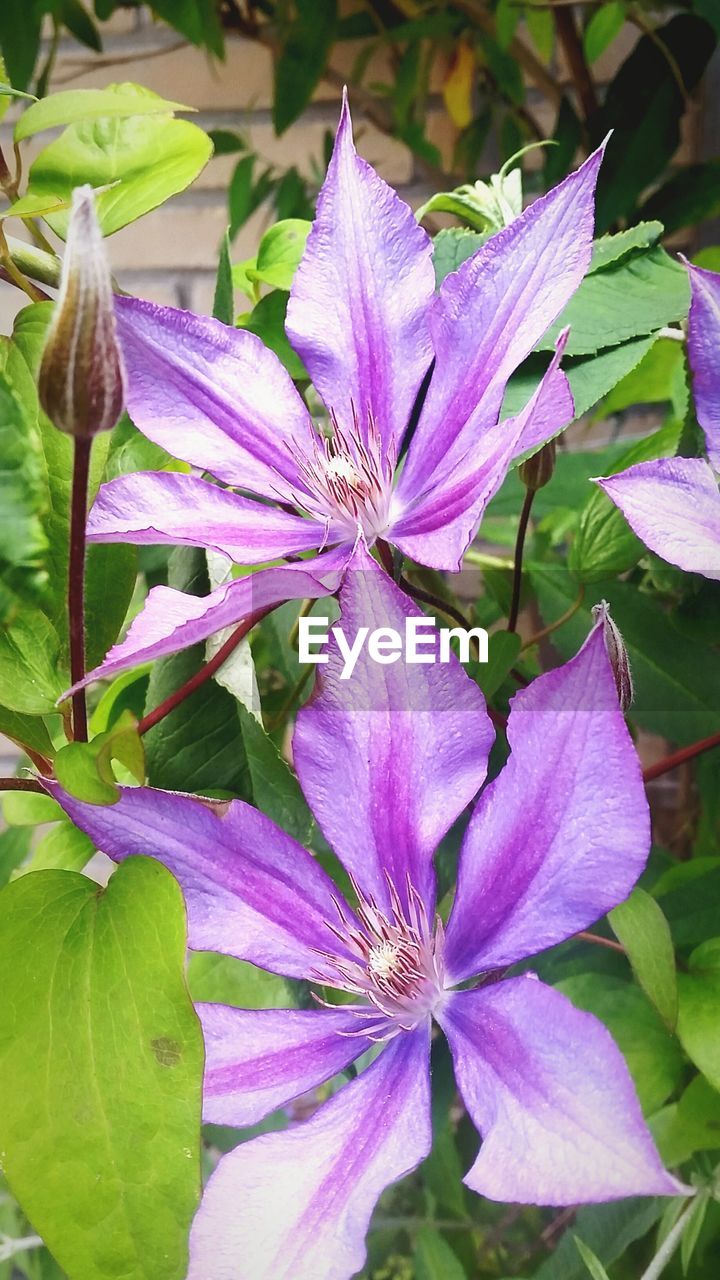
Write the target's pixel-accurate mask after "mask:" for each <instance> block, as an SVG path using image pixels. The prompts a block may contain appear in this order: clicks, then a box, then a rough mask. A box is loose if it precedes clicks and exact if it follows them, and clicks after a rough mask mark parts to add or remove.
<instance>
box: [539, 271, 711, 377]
mask: <svg viewBox="0 0 720 1280" xmlns="http://www.w3.org/2000/svg"><path fill="white" fill-rule="evenodd" d="M689 306H690V284H689V281H688V275H687V271H686V270H685V269H684V267H682V266H681V265H680V263H679V262H675V261H673V259H672V258H671V257H670V256H669V255H668V254H667V253H665V250H664V249H658V248H655V249H649V250H647V251H646V252H643V253H634V254H631V255H630V257H627V258H624V259H621V260H620V261H619V262H615V263H611V264H610V265H609V266H607V267H604V268H603V269H602V270H600V271H593V272H591V274H589V275H587V276H586V277H585V279H584V280H583V282H582V284H581V285H580V287H579V289H578V290H577V292H576V293H575V294H574V295H573V297H572V298H571V299H570V301H569V303H568V305H567V306H566V308H565V310H564V311H563V312H562V314H561V316H560V318H559V319H558V320H556V322H555V324H554V325H552V326H551V328H550V329H549V330H548V332H547V333H546V334H545V336H544V338H543V339H542V342H541V343H540V344H539V350H542V351H549V350H551V349H552V348H553V347H554V345H555V341H556V339H557V336H558V334H559V332H560V330H561V329H564V328H565V326H566V325H569V326H570V336H569V338H568V344H567V347H566V351H567V354H568V355H569V356H576V355H589V354H592V353H594V352H596V351H599V350H601V348H603V347H614V346H617V345H618V344H619V343H621V342H626V341H628V339H630V338H638V337H641V336H642V335H643V334H648V333H654V332H655V331H656V330H657V329H661V328H662V327H663V326H664V325H669V324H672V323H673V322H674V321H676V320H682V319H683V318H684V317H685V316H686V315H687V313H688V308H689Z"/></svg>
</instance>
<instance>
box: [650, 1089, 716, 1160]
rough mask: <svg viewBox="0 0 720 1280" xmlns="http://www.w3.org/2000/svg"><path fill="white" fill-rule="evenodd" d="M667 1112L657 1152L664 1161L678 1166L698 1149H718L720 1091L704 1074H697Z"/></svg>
mask: <svg viewBox="0 0 720 1280" xmlns="http://www.w3.org/2000/svg"><path fill="white" fill-rule="evenodd" d="M665 1111H668V1112H670V1115H669V1117H668V1118H669V1124H668V1127H667V1129H666V1130H665V1132H664V1133H663V1135H662V1141H661V1143H660V1154H661V1155H662V1158H663V1160H664V1161H665V1163H666V1164H669V1165H678V1164H683V1163H684V1162H685V1161H686V1160H689V1159H690V1157H691V1156H693V1155H695V1153H696V1152H697V1151H717V1150H720V1093H718V1091H717V1089H713V1087H712V1085H711V1084H709V1083H708V1081H707V1080H706V1079H705V1077H704V1076H696V1077H695V1079H694V1080H692V1081H691V1083H690V1084H689V1085H688V1087H687V1089H686V1090H685V1092H684V1093H683V1095H682V1097H681V1098H680V1101H679V1102H678V1103H676V1104H675V1106H674V1107H672V1108H669V1107H668V1108H665V1109H664V1111H661V1112H659V1115H664V1114H665Z"/></svg>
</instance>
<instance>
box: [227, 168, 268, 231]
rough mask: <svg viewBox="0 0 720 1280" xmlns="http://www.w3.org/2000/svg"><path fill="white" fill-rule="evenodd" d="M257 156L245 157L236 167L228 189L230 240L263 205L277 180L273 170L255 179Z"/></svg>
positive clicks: (264, 170) (265, 171) (263, 172)
mask: <svg viewBox="0 0 720 1280" xmlns="http://www.w3.org/2000/svg"><path fill="white" fill-rule="evenodd" d="M256 159H257V156H255V155H248V156H243V158H242V160H239V161H238V163H237V164H236V166H235V171H234V173H233V176H232V178H231V179H230V186H229V188H228V206H229V209H230V239H231V240H234V238H235V236H236V235H237V233H238V231H239V230H240V228H241V227H243V226H244V225H245V223H246V222H247V220H248V218H249V217H250V214H251V213H254V211H255V210H256V209H257V208H258V206H259V205H261V204H262V202H263V200H265V199H266V197H267V196H268V195H269V194H270V192H271V191H272V189H273V187H274V185H275V180H274V178H273V176H272V170H271V169H269V168H266V169H263V171H262V173H261V174H260V176H259V178H257V179H256V178H255V161H256Z"/></svg>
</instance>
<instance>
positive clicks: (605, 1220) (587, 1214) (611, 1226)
mask: <svg viewBox="0 0 720 1280" xmlns="http://www.w3.org/2000/svg"><path fill="white" fill-rule="evenodd" d="M666 1204H667V1201H666V1200H663V1199H651V1198H650V1197H649V1196H645V1197H643V1198H642V1199H632V1200H619V1201H617V1202H616V1203H614V1204H593V1205H587V1206H586V1207H585V1208H583V1209H580V1210H579V1212H578V1213H577V1215H576V1217H575V1221H574V1224H573V1229H572V1231H568V1232H566V1233H565V1235H564V1236H563V1237H562V1239H561V1240H560V1241H559V1243H558V1244H557V1246H556V1248H555V1249H553V1252H552V1254H551V1255H550V1257H549V1258H547V1259H546V1260H545V1262H543V1263H542V1265H541V1267H540V1269H539V1270H538V1271H536V1272H535V1274H534V1276H533V1280H587V1275H588V1273H587V1267H586V1266H585V1263H584V1262H583V1260H582V1258H581V1257H580V1254H579V1253H578V1249H577V1245H576V1244H575V1237H576V1236H580V1238H581V1239H582V1240H583V1241H584V1242H585V1244H586V1245H587V1246H588V1247H589V1248H591V1249H592V1251H593V1253H594V1254H595V1256H596V1258H599V1259H600V1261H601V1262H602V1263H603V1265H604V1266H610V1264H611V1263H613V1262H615V1260H616V1259H617V1258H620V1257H621V1256H622V1254H623V1253H624V1252H625V1250H626V1249H627V1247H628V1245H630V1244H632V1243H633V1241H634V1240H639V1239H640V1237H641V1236H644V1235H645V1233H646V1232H647V1231H649V1230H650V1228H651V1227H652V1226H654V1224H655V1223H656V1222H657V1220H658V1218H659V1217H660V1215H661V1213H662V1211H663V1209H664V1208H665V1206H666Z"/></svg>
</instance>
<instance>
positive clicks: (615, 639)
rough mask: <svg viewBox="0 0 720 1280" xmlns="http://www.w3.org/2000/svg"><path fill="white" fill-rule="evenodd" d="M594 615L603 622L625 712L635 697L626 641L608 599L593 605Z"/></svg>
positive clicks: (606, 642) (606, 647)
mask: <svg viewBox="0 0 720 1280" xmlns="http://www.w3.org/2000/svg"><path fill="white" fill-rule="evenodd" d="M592 615H593V618H594V619H595V621H596V622H601V623H602V628H603V637H604V640H605V649H606V651H607V656H608V658H609V660H610V666H611V667H612V672H613V675H614V677H615V684H616V686H617V692H618V700H619V702H620V708H621V710H622V712H623V714H625V713H626V712H627V711H629V709H630V706H631V705H632V700H633V697H634V689H633V682H632V675H631V672H630V660H629V658H628V654H627V649H626V648H625V641H624V640H623V638H622V636H621V634H620V632H619V631H618V629H617V627H616V625H615V623H614V622H613V620H612V618H611V617H610V606H609V604H608V602H607V600H601V601H600V604H596V605H593V611H592Z"/></svg>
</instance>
